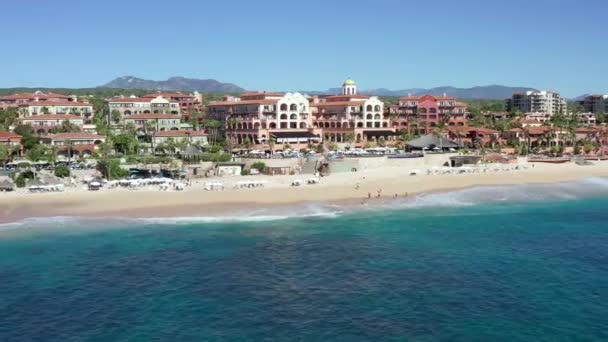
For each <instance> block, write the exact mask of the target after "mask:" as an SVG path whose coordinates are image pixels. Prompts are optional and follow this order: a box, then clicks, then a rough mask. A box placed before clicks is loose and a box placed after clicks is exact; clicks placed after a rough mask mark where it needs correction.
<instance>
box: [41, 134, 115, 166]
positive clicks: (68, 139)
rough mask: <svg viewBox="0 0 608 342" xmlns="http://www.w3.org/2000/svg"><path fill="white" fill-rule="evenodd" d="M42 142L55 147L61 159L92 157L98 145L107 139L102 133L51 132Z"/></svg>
mask: <svg viewBox="0 0 608 342" xmlns="http://www.w3.org/2000/svg"><path fill="white" fill-rule="evenodd" d="M41 141H42V143H43V144H45V145H48V146H50V147H54V148H55V149H56V151H57V156H58V157H59V159H63V158H66V157H68V156H69V157H71V158H74V157H90V156H92V155H93V153H94V152H95V150H97V146H98V145H99V144H102V143H104V142H105V141H106V138H105V137H104V136H102V135H98V134H94V133H86V132H78V133H57V134H49V135H46V136H44V137H42V139H41Z"/></svg>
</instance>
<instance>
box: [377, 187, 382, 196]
mask: <svg viewBox="0 0 608 342" xmlns="http://www.w3.org/2000/svg"><path fill="white" fill-rule="evenodd" d="M380 196H382V189H378V198H380Z"/></svg>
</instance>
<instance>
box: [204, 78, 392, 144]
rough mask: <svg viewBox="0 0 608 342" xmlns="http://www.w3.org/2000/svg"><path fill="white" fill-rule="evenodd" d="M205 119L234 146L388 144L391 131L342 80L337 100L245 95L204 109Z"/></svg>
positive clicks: (380, 112) (374, 106)
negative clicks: (217, 126) (217, 124)
mask: <svg viewBox="0 0 608 342" xmlns="http://www.w3.org/2000/svg"><path fill="white" fill-rule="evenodd" d="M208 107H209V108H208V109H209V115H210V116H211V117H212V118H214V119H217V120H220V121H222V122H224V126H225V131H226V137H227V138H228V139H230V140H231V141H232V142H233V143H235V144H242V143H244V142H246V141H249V142H251V144H260V145H265V144H267V142H268V140H269V139H271V138H272V139H273V140H274V142H275V143H276V144H277V145H289V146H290V147H292V148H304V147H306V146H308V144H310V143H320V142H323V141H326V142H336V143H347V142H365V141H376V139H378V138H380V137H383V138H385V139H386V140H392V139H394V137H395V136H396V134H397V133H396V130H395V129H393V128H391V127H390V125H389V119H388V117H387V116H386V115H385V114H384V103H383V102H382V101H380V100H379V99H378V98H377V97H375V96H364V95H359V94H357V85H356V83H355V82H354V81H353V80H347V81H345V82H344V84H343V86H342V94H340V95H331V96H315V97H310V96H306V95H303V94H300V93H271V92H248V93H244V94H242V95H241V96H240V97H234V96H226V97H225V98H224V100H223V101H216V102H211V103H209V106H208Z"/></svg>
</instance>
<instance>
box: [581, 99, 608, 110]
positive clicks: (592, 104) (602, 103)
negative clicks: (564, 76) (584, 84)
mask: <svg viewBox="0 0 608 342" xmlns="http://www.w3.org/2000/svg"><path fill="white" fill-rule="evenodd" d="M578 104H580V105H581V106H582V107H583V108H584V111H585V112H589V113H595V114H597V113H608V95H589V96H586V97H585V98H584V99H583V100H582V101H578Z"/></svg>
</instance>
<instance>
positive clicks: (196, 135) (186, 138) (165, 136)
mask: <svg viewBox="0 0 608 342" xmlns="http://www.w3.org/2000/svg"><path fill="white" fill-rule="evenodd" d="M171 140H172V141H174V142H176V143H180V142H183V143H188V144H197V145H201V146H205V145H208V139H207V134H206V133H205V132H202V131H186V130H178V131H162V132H155V133H154V134H152V146H158V145H160V144H164V143H167V142H169V141H171Z"/></svg>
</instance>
